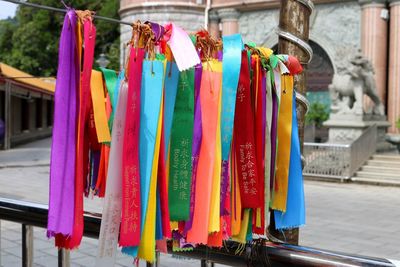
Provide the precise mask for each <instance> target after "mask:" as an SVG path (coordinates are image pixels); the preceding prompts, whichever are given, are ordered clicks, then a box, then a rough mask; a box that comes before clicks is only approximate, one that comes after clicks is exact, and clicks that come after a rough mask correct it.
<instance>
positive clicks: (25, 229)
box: [22, 224, 33, 267]
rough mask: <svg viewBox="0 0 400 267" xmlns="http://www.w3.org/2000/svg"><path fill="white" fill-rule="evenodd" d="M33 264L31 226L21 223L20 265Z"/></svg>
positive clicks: (29, 266) (23, 266) (28, 266)
mask: <svg viewBox="0 0 400 267" xmlns="http://www.w3.org/2000/svg"><path fill="white" fill-rule="evenodd" d="M32 266H33V227H32V226H29V225H26V224H22V267H32Z"/></svg>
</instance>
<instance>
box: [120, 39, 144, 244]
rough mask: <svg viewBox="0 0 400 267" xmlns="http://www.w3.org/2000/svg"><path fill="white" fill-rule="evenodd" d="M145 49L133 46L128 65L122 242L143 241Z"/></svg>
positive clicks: (123, 163) (123, 161)
mask: <svg viewBox="0 0 400 267" xmlns="http://www.w3.org/2000/svg"><path fill="white" fill-rule="evenodd" d="M143 59H144V50H143V49H135V48H133V47H131V51H130V57H129V69H128V100H127V106H126V120H125V133H124V150H123V159H122V175H123V177H122V221H121V233H120V237H119V244H120V246H138V245H139V243H140V232H141V231H140V224H141V214H140V165H139V125H140V89H141V83H142V63H143Z"/></svg>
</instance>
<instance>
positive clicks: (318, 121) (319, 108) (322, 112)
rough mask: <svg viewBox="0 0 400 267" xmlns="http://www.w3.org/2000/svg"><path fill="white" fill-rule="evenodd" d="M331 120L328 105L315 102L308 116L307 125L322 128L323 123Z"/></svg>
mask: <svg viewBox="0 0 400 267" xmlns="http://www.w3.org/2000/svg"><path fill="white" fill-rule="evenodd" d="M328 118H329V112H328V108H327V106H326V105H324V104H322V103H320V102H314V103H312V104H311V106H310V110H309V111H308V112H307V114H306V124H312V123H314V124H315V126H316V127H318V128H319V127H322V123H323V122H324V121H326V120H327V119H328Z"/></svg>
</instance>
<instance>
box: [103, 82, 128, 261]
mask: <svg viewBox="0 0 400 267" xmlns="http://www.w3.org/2000/svg"><path fill="white" fill-rule="evenodd" d="M127 93H128V85H127V83H125V82H124V81H122V82H121V86H120V90H119V96H118V104H117V110H116V112H115V117H114V123H113V129H112V139H111V140H112V143H111V150H110V161H109V164H108V172H107V183H106V194H105V200H104V206H103V214H102V219H101V226H100V237H99V246H98V250H97V258H96V266H97V267H109V266H114V263H115V256H116V253H117V245H118V233H119V226H120V223H121V206H122V199H121V192H122V151H123V144H124V129H125V115H126V102H127Z"/></svg>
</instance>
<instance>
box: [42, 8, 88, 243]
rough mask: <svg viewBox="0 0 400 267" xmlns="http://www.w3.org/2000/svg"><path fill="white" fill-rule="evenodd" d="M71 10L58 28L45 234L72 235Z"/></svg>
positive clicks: (75, 70)
mask: <svg viewBox="0 0 400 267" xmlns="http://www.w3.org/2000/svg"><path fill="white" fill-rule="evenodd" d="M76 23H77V17H76V14H75V11H74V10H72V9H70V10H68V12H67V14H66V15H65V18H64V24H63V28H62V31H61V38H60V46H59V55H58V73H57V81H56V89H55V95H54V102H55V104H54V124H53V137H52V146H51V161H50V195H49V214H48V221H47V236H48V237H52V236H54V235H55V234H62V235H64V236H70V235H72V231H73V224H74V210H75V203H74V199H75V158H76V128H77V114H78V112H77V111H78V107H77V105H78V104H77V94H78V90H79V76H80V73H79V72H80V70H79V61H78V53H77V45H76V39H75V38H76Z"/></svg>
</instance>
